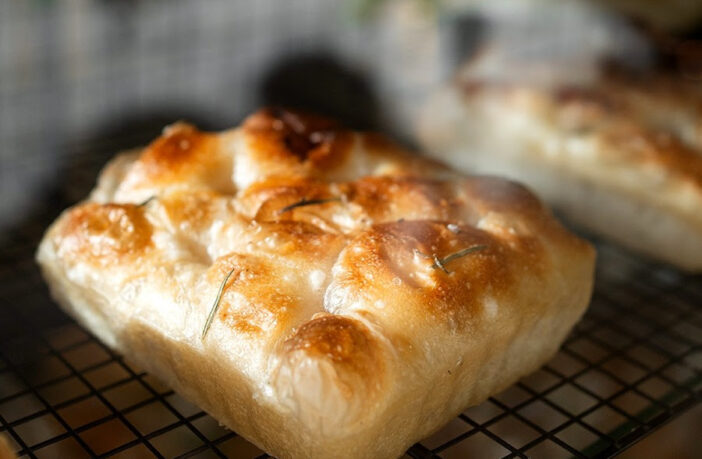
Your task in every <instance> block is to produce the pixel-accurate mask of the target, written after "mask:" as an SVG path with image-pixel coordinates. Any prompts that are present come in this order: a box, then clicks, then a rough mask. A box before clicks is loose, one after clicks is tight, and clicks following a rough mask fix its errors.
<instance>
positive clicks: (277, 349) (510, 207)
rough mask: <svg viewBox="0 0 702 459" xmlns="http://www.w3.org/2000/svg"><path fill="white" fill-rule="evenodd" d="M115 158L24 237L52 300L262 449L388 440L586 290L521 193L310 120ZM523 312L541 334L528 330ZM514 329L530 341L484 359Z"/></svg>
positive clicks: (584, 269) (574, 243)
mask: <svg viewBox="0 0 702 459" xmlns="http://www.w3.org/2000/svg"><path fill="white" fill-rule="evenodd" d="M183 142H186V143H187V145H186V144H185V143H183ZM118 161H120V162H119V165H120V167H116V166H111V167H108V168H107V169H106V172H105V173H106V174H109V175H111V176H113V177H103V178H102V179H101V180H100V182H99V183H100V185H99V186H98V189H97V190H96V191H95V192H94V193H93V196H96V197H99V200H100V202H103V203H102V204H100V203H97V202H88V203H86V204H81V205H79V206H77V207H76V208H74V209H72V210H69V211H68V212H67V213H66V214H65V215H64V216H63V217H62V218H60V219H59V220H58V221H57V222H56V223H55V224H54V225H53V227H52V228H51V229H50V230H49V232H48V233H47V236H46V238H45V239H44V241H43V243H42V246H41V248H40V251H39V259H40V261H41V263H42V264H43V266H44V268H45V272H46V273H47V276H48V277H49V278H50V279H51V280H52V281H53V283H54V285H55V286H57V287H56V289H57V290H56V292H57V293H56V295H57V297H58V298H60V299H61V300H62V301H63V303H64V304H65V305H67V309H68V310H69V311H71V312H73V313H74V314H75V315H76V316H77V317H79V318H80V320H82V321H83V322H84V323H86V324H87V325H88V326H89V327H91V329H93V330H94V331H95V332H96V333H98V334H99V335H100V336H101V337H104V339H106V340H107V341H108V342H110V343H111V344H113V345H115V346H117V347H118V348H120V349H123V350H126V351H127V352H129V351H130V350H131V349H140V350H139V351H137V352H136V353H135V354H136V355H135V357H136V358H137V359H139V361H140V362H141V363H142V364H144V365H146V366H147V368H149V369H151V370H152V371H155V372H156V373H157V374H159V375H161V376H162V377H164V378H166V379H167V380H168V381H169V382H170V383H171V384H174V385H175V387H176V388H178V389H180V390H183V391H185V392H186V393H187V394H189V396H191V397H193V398H194V399H195V400H196V401H198V403H201V404H202V405H203V406H204V407H205V408H206V409H207V410H209V411H212V412H214V413H215V414H216V415H217V416H218V417H219V418H220V420H222V421H223V422H225V423H227V424H228V425H230V426H232V427H234V428H236V429H237V430H238V431H241V432H243V433H244V434H246V435H247V436H249V437H250V438H251V439H252V440H254V441H255V442H257V443H259V444H261V445H263V446H265V447H267V448H269V450H270V451H271V452H272V453H274V454H277V455H281V456H283V457H301V456H305V457H347V456H348V457H353V456H356V457H383V456H388V455H397V454H400V453H401V452H402V451H403V448H406V447H407V446H408V445H409V444H411V442H414V441H416V440H418V439H419V437H421V436H422V435H426V434H428V433H429V432H430V431H432V430H433V429H435V428H437V427H438V426H439V425H440V424H441V423H442V422H445V421H446V420H447V419H448V418H449V417H450V416H453V415H455V414H456V413H457V412H458V411H459V410H460V409H462V408H463V407H465V405H466V404H468V403H475V402H477V401H480V400H481V399H484V398H485V397H486V396H487V395H488V394H489V393H490V391H491V390H496V389H497V388H502V387H503V386H505V385H506V384H509V383H511V382H513V381H514V380H515V379H516V378H518V377H519V376H521V375H522V374H523V373H525V372H527V371H531V370H533V369H534V368H535V366H537V365H539V364H541V363H542V362H543V361H544V360H545V359H546V358H548V357H549V356H550V355H551V354H552V353H553V352H554V351H555V348H556V346H557V345H558V343H559V342H560V340H561V339H563V337H564V336H565V333H567V332H568V330H569V328H570V327H571V326H572V324H573V323H574V321H575V320H576V319H577V317H579V315H580V314H581V313H582V311H583V309H584V307H585V305H586V303H587V299H588V296H589V292H590V288H591V275H592V264H593V257H594V253H593V250H592V248H591V247H590V246H589V245H588V244H587V243H585V242H584V241H582V240H580V239H578V238H576V237H575V236H573V235H571V234H570V233H568V232H567V231H566V230H565V229H563V228H562V227H561V226H560V224H559V223H558V222H557V221H556V220H555V219H554V218H553V217H552V216H551V215H550V213H549V212H548V210H547V209H545V208H544V207H543V206H542V205H541V204H540V202H539V201H538V200H537V199H536V198H535V197H534V196H533V195H532V194H531V193H530V192H529V191H527V190H526V189H525V188H523V187H521V186H518V185H516V184H514V183H511V182H507V181H504V180H500V179H496V178H488V177H482V178H481V177H472V178H468V177H462V176H459V175H457V174H455V173H453V172H452V171H450V170H448V169H446V168H445V167H444V166H441V165H439V164H437V163H435V162H431V161H428V160H425V159H422V158H420V157H416V156H412V155H411V154H410V153H409V152H407V151H405V150H403V149H401V148H400V147H399V146H397V145H396V144H394V143H392V142H389V141H387V140H385V139H383V138H381V137H379V136H376V135H372V134H360V133H354V132H351V131H346V130H342V129H340V128H339V127H338V126H337V125H336V124H335V123H332V122H330V121H327V120H324V119H322V118H318V117H314V116H310V115H306V114H302V113H294V112H290V111H285V110H272V109H266V110H263V111H261V112H259V113H257V114H254V115H253V116H252V117H250V118H249V119H248V120H247V121H246V122H245V123H244V124H243V126H242V127H241V128H239V129H236V130H233V131H229V132H224V133H221V134H205V133H200V132H198V131H197V130H195V128H193V127H191V126H187V125H182V124H179V125H177V126H175V127H173V128H169V129H167V130H166V131H165V133H164V135H163V137H162V138H160V139H158V140H156V141H155V142H154V143H153V144H152V145H151V146H149V147H147V148H146V149H145V150H144V151H143V152H142V154H141V156H139V157H135V158H132V159H130V161H132V162H131V163H129V162H125V160H124V159H120V160H118ZM114 177H124V179H123V180H121V181H119V180H118V179H114ZM115 181H117V182H119V183H117V184H115V183H114V182H115ZM145 198H151V199H148V200H145ZM113 201H118V202H121V203H120V204H116V203H114V202H113ZM566 261H567V263H566ZM135 270H138V271H139V272H140V273H141V274H140V276H138V277H135V276H133V275H131V274H132V273H133V272H134V271H135ZM220 288H221V295H219V296H217V292H218V290H219V289H220ZM571 290H575V293H574V294H573V293H572V292H571ZM96 298H97V299H96ZM215 298H218V300H217V301H216V302H215V303H214V304H213V301H215ZM93 303H95V304H98V305H99V306H98V307H94V306H93ZM104 305H109V307H107V306H104ZM561 305H564V306H563V309H562V310H560V309H558V308H557V307H556V306H561ZM214 307H216V314H214V316H213V317H214V320H213V321H212V323H211V326H210V327H209V328H208V329H207V333H206V335H205V338H204V339H202V338H201V333H202V330H203V326H204V324H205V321H206V318H207V316H208V314H209V313H210V311H212V308H214ZM107 310H109V311H110V312H109V313H105V312H104V311H107ZM113 311H117V312H113ZM537 317H540V318H543V321H542V322H539V323H544V324H548V327H552V328H548V327H547V328H548V329H549V330H550V331H552V332H553V333H552V335H553V336H549V339H548V342H546V341H545V340H543V339H540V338H539V337H536V338H534V337H531V338H530V336H531V335H532V333H533V331H532V328H533V327H535V326H536V325H533V324H535V323H536V319H535V318H537ZM524 324H526V325H524ZM493 332H494V333H495V334H496V336H498V337H499V338H498V339H497V340H496V343H497V344H495V346H496V347H495V349H499V350H500V352H497V353H495V354H494V355H493V354H492V353H491V352H490V349H489V348H490V345H489V343H488V340H487V336H489V335H491V334H493ZM517 339H525V340H526V339H531V341H529V342H530V343H533V347H534V353H533V355H532V354H530V357H529V358H527V359H522V360H521V361H520V362H518V363H517V364H511V363H509V371H506V372H503V371H500V372H498V369H499V368H501V367H502V366H505V365H507V363H508V362H511V360H510V359H511V357H509V355H508V353H509V350H510V349H512V347H513V345H514V342H515V340H517ZM164 343H170V344H164ZM149 347H153V348H154V355H155V356H157V357H155V358H154V359H151V358H150V356H151V353H149V355H148V356H147V355H143V354H144V352H145V351H143V350H142V349H148V348H149ZM493 347H494V346H493ZM464 359H465V360H466V362H467V363H466V364H465V365H463V364H462V363H461V362H463V360H464ZM456 362H459V364H458V367H456V365H457V363H456ZM481 362H482V363H481ZM461 365H463V366H461ZM193 371H200V372H205V373H204V374H205V375H206V377H207V381H206V382H200V383H197V382H194V381H196V379H197V378H194V377H193V376H192V375H191V374H190V372H193ZM451 371H455V373H451ZM183 372H188V374H186V375H184V374H183ZM498 373H499V376H497V375H498ZM446 374H451V375H452V376H451V378H450V379H448V380H447V379H446V376H445V375H446ZM227 375H228V376H227ZM486 375H487V376H486ZM488 376H489V377H488ZM204 377H205V376H204V375H203V378H204ZM233 381H235V383H234V382H233ZM231 384H235V386H234V387H230V385H231ZM434 385H438V386H437V387H438V388H437V389H436V394H430V393H429V392H428V391H429V389H430V388H431V387H432V386H434ZM228 391H235V392H236V393H237V395H231V394H230V393H229V392H228ZM432 395H436V396H432ZM242 399H243V400H246V402H245V403H244V405H242V402H241V400H242ZM235 401H236V403H234V402H235ZM402 418H405V419H410V421H409V422H408V423H407V424H403V423H402V422H398V420H399V419H402ZM281 430H283V431H285V432H286V435H283V436H281V435H280V431H281ZM352 445H354V448H351V446H352ZM350 448H351V449H350Z"/></svg>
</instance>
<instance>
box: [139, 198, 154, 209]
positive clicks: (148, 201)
mask: <svg viewBox="0 0 702 459" xmlns="http://www.w3.org/2000/svg"><path fill="white" fill-rule="evenodd" d="M154 199H156V196H151V197H150V198H148V199H147V200H146V201H144V202H142V203H141V204H137V207H144V206H145V205H147V204H148V203H150V202H151V201H153V200H154Z"/></svg>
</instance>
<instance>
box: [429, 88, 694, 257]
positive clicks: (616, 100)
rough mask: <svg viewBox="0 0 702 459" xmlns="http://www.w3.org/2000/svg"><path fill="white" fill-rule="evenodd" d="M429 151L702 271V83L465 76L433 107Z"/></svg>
mask: <svg viewBox="0 0 702 459" xmlns="http://www.w3.org/2000/svg"><path fill="white" fill-rule="evenodd" d="M419 134H420V137H421V138H422V142H423V145H424V146H425V148H426V149H427V150H428V151H430V152H432V153H433V154H435V155H436V157H438V158H441V159H442V160H445V161H446V162H448V163H450V164H452V165H453V166H455V167H456V168H458V169H460V170H462V171H464V172H468V171H472V172H474V173H493V174H503V175H505V176H507V177H511V178H514V179H516V180H520V181H523V182H525V183H526V184H528V185H529V186H530V187H533V189H534V190H535V191H537V192H538V193H539V195H540V196H541V197H542V198H544V199H546V200H547V201H549V202H550V203H551V204H552V205H553V206H554V207H555V208H557V209H558V210H560V211H561V212H563V214H564V215H566V216H567V217H568V218H569V219H571V220H572V221H574V222H576V223H578V224H579V225H581V226H584V227H586V228H588V229H590V230H592V231H594V232H596V233H599V234H602V235H604V236H606V237H609V238H611V239H614V240H615V241H617V242H619V243H620V244H622V245H624V246H626V247H629V248H631V249H634V250H636V251H638V252H640V253H643V254H646V255H649V256H652V257H654V258H656V259H659V260H663V261H666V262H668V263H672V264H674V265H676V266H678V267H680V268H683V269H685V270H688V271H700V270H702V87H700V86H699V85H698V84H696V83H695V82H690V81H685V80H683V79H682V78H680V77H671V76H664V75H655V76H650V77H637V78H634V77H632V76H627V75H623V74H608V75H606V76H603V77H602V78H601V79H600V80H599V81H597V82H593V83H592V84H589V85H585V86H581V87H573V86H570V87H569V86H560V87H542V86H535V85H531V86H530V85H526V84H519V83H514V84H496V83H491V82H488V81H475V80H470V79H463V81H462V83H458V84H455V85H454V86H452V87H448V88H444V89H443V90H442V91H439V92H438V93H437V94H435V95H434V96H433V97H432V98H431V99H430V101H429V103H428V104H427V106H426V107H425V108H424V113H423V117H422V120H421V122H420V127H419Z"/></svg>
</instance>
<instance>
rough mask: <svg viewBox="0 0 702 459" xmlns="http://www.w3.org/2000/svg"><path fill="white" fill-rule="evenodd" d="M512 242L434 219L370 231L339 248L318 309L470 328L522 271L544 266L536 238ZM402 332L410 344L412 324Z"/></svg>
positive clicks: (446, 327) (442, 329)
mask: <svg viewBox="0 0 702 459" xmlns="http://www.w3.org/2000/svg"><path fill="white" fill-rule="evenodd" d="M516 238H517V243H516V244H515V243H513V244H508V243H506V242H505V241H504V240H502V238H501V237H498V236H495V235H493V234H491V233H490V232H487V231H482V230H479V229H477V228H475V227H473V226H468V225H461V224H458V225H457V224H454V223H448V222H440V221H405V222H396V223H386V224H382V225H377V226H374V227H373V228H372V229H371V230H369V231H366V232H364V233H361V234H359V235H358V236H357V237H356V238H355V239H354V240H352V241H351V242H350V243H349V244H348V246H347V247H346V248H345V249H344V252H343V253H342V255H341V256H340V258H339V260H338V262H337V264H336V265H335V267H334V272H333V279H332V284H331V286H330V287H329V289H328V290H327V301H326V304H325V307H326V308H327V309H328V310H329V311H331V312H335V313H346V314H349V313H352V312H359V311H366V312H370V313H371V314H373V315H380V316H384V317H385V318H386V319H387V320H390V318H391V317H392V318H398V317H405V318H407V319H406V320H404V321H403V320H399V321H398V322H399V323H404V324H411V323H412V322H413V321H412V320H410V319H409V318H410V317H417V316H424V317H430V318H431V320H430V323H431V325H430V326H432V327H436V329H437V333H444V332H446V331H451V330H453V331H455V330H457V329H458V330H460V329H463V328H465V327H471V326H476V324H477V323H479V321H480V320H481V317H482V316H483V314H484V311H483V310H482V307H483V303H484V300H485V298H486V297H490V298H491V299H493V300H495V301H500V300H502V298H504V297H508V296H509V295H510V294H511V293H512V292H511V291H510V289H511V286H512V285H514V283H515V277H516V276H518V275H519V274H521V272H522V271H529V273H530V275H533V276H538V275H539V273H540V272H542V271H544V270H546V268H548V266H547V264H548V259H547V257H545V255H544V251H545V249H544V247H543V246H542V244H541V243H540V242H539V241H538V239H536V238H535V237H533V236H517V237H516ZM462 252H464V253H465V255H460V254H461V253H462ZM452 255H453V257H452ZM437 260H438V262H437ZM442 260H448V261H446V262H445V263H443V262H442ZM423 326H426V324H425V325H423ZM406 327H407V328H406V330H407V335H408V337H409V338H411V335H412V331H411V327H412V326H411V325H407V326H406Z"/></svg>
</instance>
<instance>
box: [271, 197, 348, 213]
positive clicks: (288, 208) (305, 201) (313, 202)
mask: <svg viewBox="0 0 702 459" xmlns="http://www.w3.org/2000/svg"><path fill="white" fill-rule="evenodd" d="M336 201H338V202H341V197H339V196H336V197H334V198H325V199H307V198H302V199H301V200H300V201H298V202H295V203H293V204H290V205H289V206H285V207H283V208H282V209H280V210H279V211H278V213H279V214H284V213H285V212H290V211H291V210H293V209H296V208H298V207H303V206H313V205H317V204H326V203H328V202H336Z"/></svg>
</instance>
